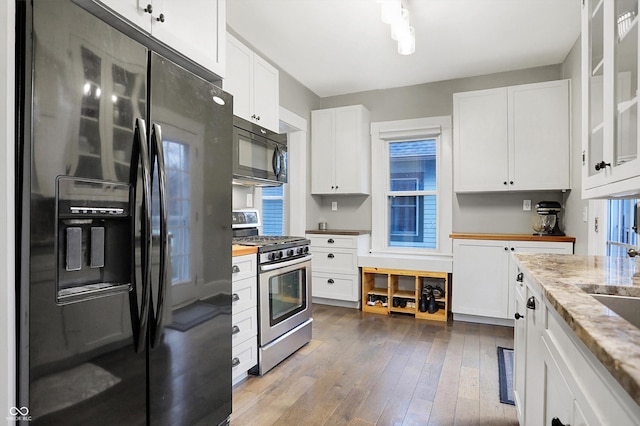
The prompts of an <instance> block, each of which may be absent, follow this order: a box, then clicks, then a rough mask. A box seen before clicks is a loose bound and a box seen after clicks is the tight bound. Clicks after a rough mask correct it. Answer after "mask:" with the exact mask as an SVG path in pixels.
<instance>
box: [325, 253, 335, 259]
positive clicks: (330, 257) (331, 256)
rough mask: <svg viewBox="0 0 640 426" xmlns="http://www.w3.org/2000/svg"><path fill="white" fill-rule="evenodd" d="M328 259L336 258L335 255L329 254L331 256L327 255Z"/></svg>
mask: <svg viewBox="0 0 640 426" xmlns="http://www.w3.org/2000/svg"><path fill="white" fill-rule="evenodd" d="M327 257H328V258H329V259H333V258H334V257H335V256H334V255H333V253H329V254H328V255H327Z"/></svg>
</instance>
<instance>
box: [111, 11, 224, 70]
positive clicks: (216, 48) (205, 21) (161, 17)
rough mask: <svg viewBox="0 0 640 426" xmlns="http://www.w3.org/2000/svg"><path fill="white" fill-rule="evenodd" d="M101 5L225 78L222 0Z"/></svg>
mask: <svg viewBox="0 0 640 426" xmlns="http://www.w3.org/2000/svg"><path fill="white" fill-rule="evenodd" d="M100 3H102V4H104V5H106V6H107V7H108V8H109V9H111V10H113V11H114V12H116V13H117V14H119V15H120V16H122V17H123V18H125V19H126V20H128V21H130V22H131V23H133V24H134V25H136V26H138V27H139V28H141V29H142V30H143V31H145V32H147V33H149V34H151V35H152V36H153V37H154V38H156V39H158V40H159V41H161V42H163V43H164V44H166V45H167V46H169V47H171V48H173V49H175V50H176V51H178V52H180V53H181V54H183V55H184V56H186V57H188V58H190V59H191V60H193V61H194V62H197V63H199V64H200V65H202V66H203V67H205V68H207V69H209V70H211V71H212V72H214V73H215V74H217V75H218V76H220V77H224V74H225V38H226V3H225V0H182V1H179V2H176V1H174V0H144V1H142V0H100Z"/></svg>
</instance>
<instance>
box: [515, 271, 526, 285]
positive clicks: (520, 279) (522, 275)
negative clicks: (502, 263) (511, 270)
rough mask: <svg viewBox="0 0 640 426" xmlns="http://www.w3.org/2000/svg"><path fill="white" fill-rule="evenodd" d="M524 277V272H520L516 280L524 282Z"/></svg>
mask: <svg viewBox="0 0 640 426" xmlns="http://www.w3.org/2000/svg"><path fill="white" fill-rule="evenodd" d="M523 279H524V274H523V273H522V272H520V273H519V274H518V276H517V277H516V281H518V282H519V283H521V282H522V280H523Z"/></svg>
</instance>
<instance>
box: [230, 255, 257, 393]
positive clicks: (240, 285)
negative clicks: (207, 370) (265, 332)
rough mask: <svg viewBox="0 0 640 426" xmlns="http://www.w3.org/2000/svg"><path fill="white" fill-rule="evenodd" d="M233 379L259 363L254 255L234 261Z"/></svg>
mask: <svg viewBox="0 0 640 426" xmlns="http://www.w3.org/2000/svg"><path fill="white" fill-rule="evenodd" d="M232 271H233V273H232V284H231V288H232V295H231V309H232V317H231V324H232V325H231V342H232V350H231V352H232V355H231V358H232V360H231V368H232V373H231V378H232V381H233V383H234V384H235V383H238V382H239V381H240V380H242V379H243V378H245V377H246V376H247V371H249V370H250V369H251V368H252V367H254V366H255V365H257V364H258V308H257V306H258V281H257V277H258V269H257V258H256V255H255V254H246V255H243V256H235V257H233V260H232Z"/></svg>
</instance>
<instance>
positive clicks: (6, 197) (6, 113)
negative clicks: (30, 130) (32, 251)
mask: <svg viewBox="0 0 640 426" xmlns="http://www.w3.org/2000/svg"><path fill="white" fill-rule="evenodd" d="M0 23H1V25H0V28H2V30H0V100H2V101H1V103H0V132H1V135H2V136H0V138H1V139H0V170H1V172H0V173H1V175H0V203H1V204H2V205H3V207H2V209H0V245H1V246H2V247H4V250H3V252H4V255H3V256H0V283H1V285H0V301H2V302H1V303H0V324H1V326H0V422H5V423H6V424H7V425H8V424H13V421H10V420H8V419H7V420H5V419H6V418H7V417H8V416H9V409H10V407H13V406H14V401H15V345H16V342H15V292H14V289H15V285H14V283H15V273H14V261H15V253H14V250H13V247H14V241H15V234H14V228H15V217H14V206H15V203H14V185H15V178H14V172H15V169H14V165H13V161H14V145H15V144H14V109H15V97H14V81H15V73H14V68H15V49H14V45H15V3H14V2H13V1H3V2H0Z"/></svg>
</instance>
